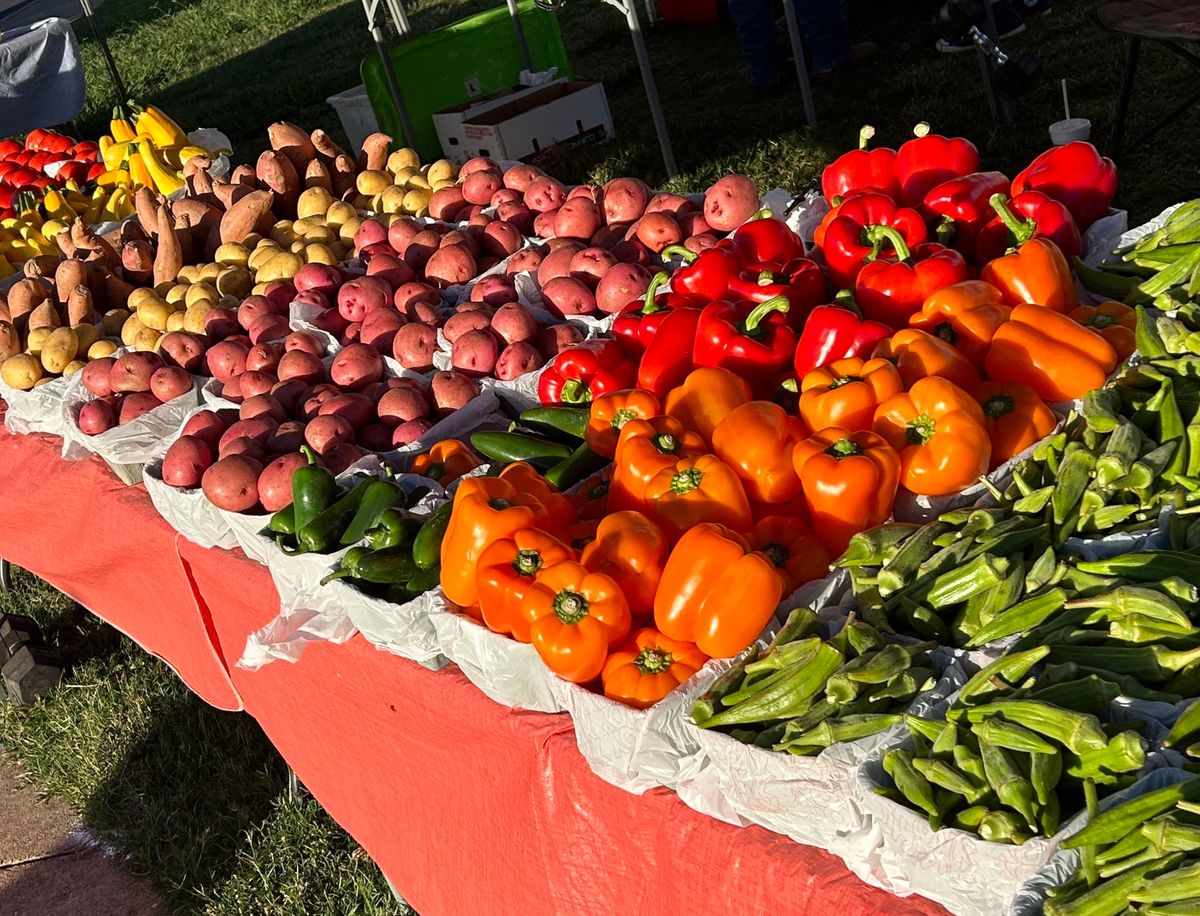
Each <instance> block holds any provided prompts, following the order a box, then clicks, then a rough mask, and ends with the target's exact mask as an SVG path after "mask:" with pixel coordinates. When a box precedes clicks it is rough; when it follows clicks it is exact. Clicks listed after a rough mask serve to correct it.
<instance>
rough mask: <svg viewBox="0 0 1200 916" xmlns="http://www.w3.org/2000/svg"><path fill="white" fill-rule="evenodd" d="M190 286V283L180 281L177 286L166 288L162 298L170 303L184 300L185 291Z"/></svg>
mask: <svg viewBox="0 0 1200 916" xmlns="http://www.w3.org/2000/svg"><path fill="white" fill-rule="evenodd" d="M191 288H192V284H190V283H187V284H185V283H180V284H178V285H177V286H172V287H171V288H170V289H169V290H167V294H166V295H165V296H163V298H164V299H166V300H167V302H170V303H175V302H185V301H186V299H187V292H188V290H189V289H191Z"/></svg>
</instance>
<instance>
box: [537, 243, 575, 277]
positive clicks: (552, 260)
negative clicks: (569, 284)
mask: <svg viewBox="0 0 1200 916" xmlns="http://www.w3.org/2000/svg"><path fill="white" fill-rule="evenodd" d="M581 251H583V245H582V243H580V242H576V241H571V242H569V243H568V244H566V245H563V246H562V247H560V248H556V249H554V251H552V252H550V254H548V255H546V256H545V257H544V258H542V263H541V264H539V265H538V269H537V281H538V285H539V286H543V287H544V286H545V285H546V284H547V283H549V282H550V281H551V280H553V279H555V278H557V277H569V276H571V259H572V258H574V257H575V255H577V254H579V252H581Z"/></svg>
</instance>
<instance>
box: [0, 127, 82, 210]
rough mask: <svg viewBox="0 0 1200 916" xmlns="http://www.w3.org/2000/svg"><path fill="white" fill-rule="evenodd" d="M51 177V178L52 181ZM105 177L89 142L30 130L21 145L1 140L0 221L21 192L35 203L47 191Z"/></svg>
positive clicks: (63, 135) (58, 134)
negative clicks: (69, 182)
mask: <svg viewBox="0 0 1200 916" xmlns="http://www.w3.org/2000/svg"><path fill="white" fill-rule="evenodd" d="M52 173H53V176H54V177H51V174H52ZM102 174H104V163H103V162H101V160H100V147H99V146H98V145H97V144H96V143H95V142H94V141H92V140H81V141H79V142H76V141H74V140H72V139H71V138H70V137H68V136H66V135H65V134H60V133H58V132H57V131H53V130H42V129H40V128H39V129H36V130H31V131H30V132H29V135H28V136H27V137H26V138H25V142H24V143H22V142H21V141H19V140H0V217H3V216H12V215H13V214H12V213H11V212H5V211H9V210H10V209H11V208H13V204H14V202H15V201H16V199H17V197H18V196H19V195H20V194H21V193H22V192H29V193H30V194H31V195H32V197H33V198H34V199H36V200H40V199H41V197H42V194H43V193H44V192H45V191H46V190H48V189H49V188H61V187H65V186H66V183H67V181H74V182H75V183H76V184H78V185H82V184H83V183H84V182H87V181H93V180H95V179H96V178H98V177H99V176H100V175H102Z"/></svg>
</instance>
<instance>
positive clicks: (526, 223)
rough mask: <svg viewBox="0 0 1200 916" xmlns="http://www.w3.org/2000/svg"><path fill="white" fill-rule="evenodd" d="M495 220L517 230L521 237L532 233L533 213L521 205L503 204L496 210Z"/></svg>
mask: <svg viewBox="0 0 1200 916" xmlns="http://www.w3.org/2000/svg"><path fill="white" fill-rule="evenodd" d="M496 218H497V219H500V220H502V221H504V222H506V223H509V224H511V225H513V226H515V227H516V228H517V231H518V232H520V233H521V234H522V235H529V234H531V233H532V232H533V211H532V210H530V209H529V208H528V207H527V206H525V205H524V204H523V203H503V204H501V205H500V206H498V207H497V208H496Z"/></svg>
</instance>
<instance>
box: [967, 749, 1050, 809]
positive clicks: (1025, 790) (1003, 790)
mask: <svg viewBox="0 0 1200 916" xmlns="http://www.w3.org/2000/svg"><path fill="white" fill-rule="evenodd" d="M979 755H980V756H981V757H982V758H983V772H984V775H986V776H987V781H988V785H990V786H991V787H992V791H994V792H995V793H996V797H997V798H998V799H1000V802H1001V803H1002V804H1004V805H1007V806H1008V807H1009V808H1012V809H1013V810H1014V811H1016V812H1017V813H1018V814H1020V815H1021V817H1023V818H1024V819H1025V822H1026V823H1027V824H1028V825H1029V828H1030V829H1031V830H1034V831H1036V830H1037V829H1038V823H1037V811H1036V810H1035V807H1034V792H1033V785H1032V784H1031V783H1030V782H1029V780H1028V779H1026V778H1025V776H1024V775H1023V774H1022V773H1021V770H1020V769H1019V768H1018V767H1017V763H1016V761H1015V760H1014V759H1013V757H1012V755H1011V754H1010V753H1009V752H1008V751H1006V750H1005V749H1004V748H1002V747H997V746H996V745H994V744H988V743H986V742H982V741H981V742H980V744H979Z"/></svg>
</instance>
